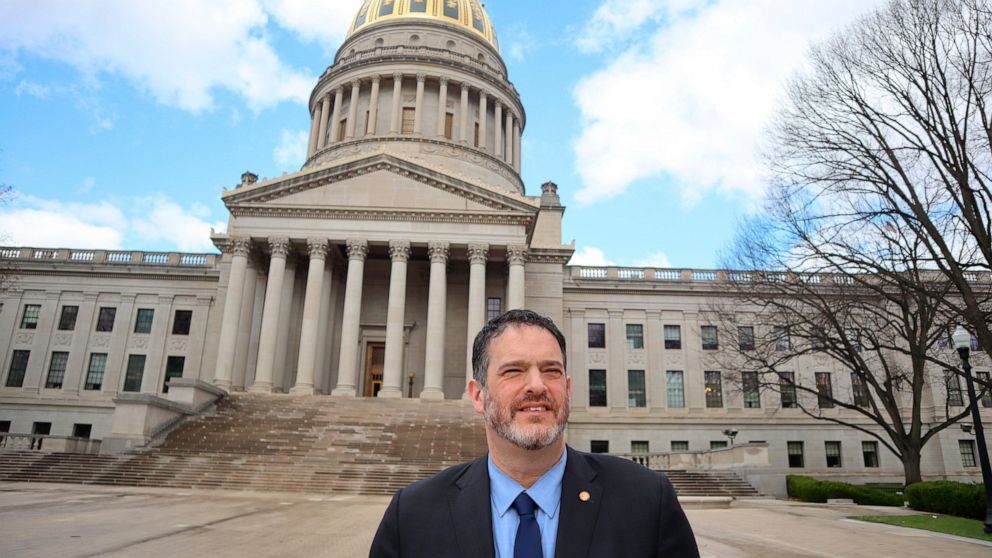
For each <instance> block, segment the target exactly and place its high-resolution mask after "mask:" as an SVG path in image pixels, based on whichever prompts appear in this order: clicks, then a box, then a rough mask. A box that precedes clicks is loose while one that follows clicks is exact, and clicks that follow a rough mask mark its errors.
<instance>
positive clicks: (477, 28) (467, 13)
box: [348, 0, 499, 51]
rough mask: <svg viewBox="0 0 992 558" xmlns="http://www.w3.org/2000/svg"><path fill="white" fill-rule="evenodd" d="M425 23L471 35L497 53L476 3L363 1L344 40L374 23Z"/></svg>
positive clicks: (496, 43) (476, 0) (482, 10)
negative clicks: (404, 21) (456, 29)
mask: <svg viewBox="0 0 992 558" xmlns="http://www.w3.org/2000/svg"><path fill="white" fill-rule="evenodd" d="M402 19H408V20H416V19H426V20H432V21H439V22H442V23H445V24H447V25H453V26H455V27H460V28H462V29H466V30H468V31H471V32H472V33H474V34H475V35H478V36H480V37H482V38H483V39H485V40H486V41H488V42H489V44H491V45H492V46H493V48H495V49H496V50H497V51H499V41H497V39H496V31H495V30H494V29H493V25H492V23H491V22H490V21H489V15H488V14H487V13H486V10H485V8H484V7H483V5H482V3H481V2H479V0H365V3H364V4H362V7H361V9H360V10H358V16H356V17H355V21H354V23H352V25H351V30H350V31H349V32H348V36H349V37H350V36H352V35H354V34H355V33H357V32H358V31H361V30H362V29H365V28H366V27H371V26H373V25H375V24H377V23H382V22H386V21H394V20H402Z"/></svg>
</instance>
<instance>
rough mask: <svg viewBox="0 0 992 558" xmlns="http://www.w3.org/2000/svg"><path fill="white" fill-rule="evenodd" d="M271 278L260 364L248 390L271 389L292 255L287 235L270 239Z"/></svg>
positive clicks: (268, 284) (262, 390) (259, 355)
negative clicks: (284, 282)
mask: <svg viewBox="0 0 992 558" xmlns="http://www.w3.org/2000/svg"><path fill="white" fill-rule="evenodd" d="M269 249H270V251H271V253H272V257H271V260H270V261H269V279H268V281H267V282H266V285H265V303H264V304H263V305H262V335H261V338H260V339H259V342H258V365H257V366H256V368H255V383H254V384H252V386H251V389H250V390H249V391H255V392H265V393H268V392H271V391H272V370H273V367H274V366H275V359H276V339H278V335H279V314H280V312H281V310H282V309H281V308H280V306H281V305H282V294H283V293H282V283H283V278H284V277H285V276H286V256H287V255H288V254H289V239H288V238H275V237H273V238H270V239H269Z"/></svg>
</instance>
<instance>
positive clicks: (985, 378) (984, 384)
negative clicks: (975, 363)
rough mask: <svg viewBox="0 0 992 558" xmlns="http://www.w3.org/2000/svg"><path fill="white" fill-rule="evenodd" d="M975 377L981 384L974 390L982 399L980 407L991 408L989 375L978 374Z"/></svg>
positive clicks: (991, 394)
mask: <svg viewBox="0 0 992 558" xmlns="http://www.w3.org/2000/svg"><path fill="white" fill-rule="evenodd" d="M977 376H978V380H979V381H980V382H981V383H979V384H977V385H976V386H975V390H977V391H978V393H979V395H980V396H981V398H982V407H992V384H989V373H988V372H978V373H977ZM983 392H984V393H983Z"/></svg>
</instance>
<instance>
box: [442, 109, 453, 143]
mask: <svg viewBox="0 0 992 558" xmlns="http://www.w3.org/2000/svg"><path fill="white" fill-rule="evenodd" d="M444 137H445V138H447V139H449V140H450V139H452V138H454V137H455V114H454V113H453V112H448V113H445V115H444Z"/></svg>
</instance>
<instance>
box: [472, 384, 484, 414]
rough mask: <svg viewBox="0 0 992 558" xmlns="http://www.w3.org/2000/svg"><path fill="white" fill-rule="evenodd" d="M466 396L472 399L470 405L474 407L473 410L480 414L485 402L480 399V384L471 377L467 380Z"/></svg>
mask: <svg viewBox="0 0 992 558" xmlns="http://www.w3.org/2000/svg"><path fill="white" fill-rule="evenodd" d="M468 398H469V399H470V400H471V401H472V406H473V407H475V412H477V413H479V414H482V412H483V411H485V409H486V404H485V402H484V401H483V400H482V386H481V385H479V382H477V381H475V378H472V379H471V380H469V381H468Z"/></svg>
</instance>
